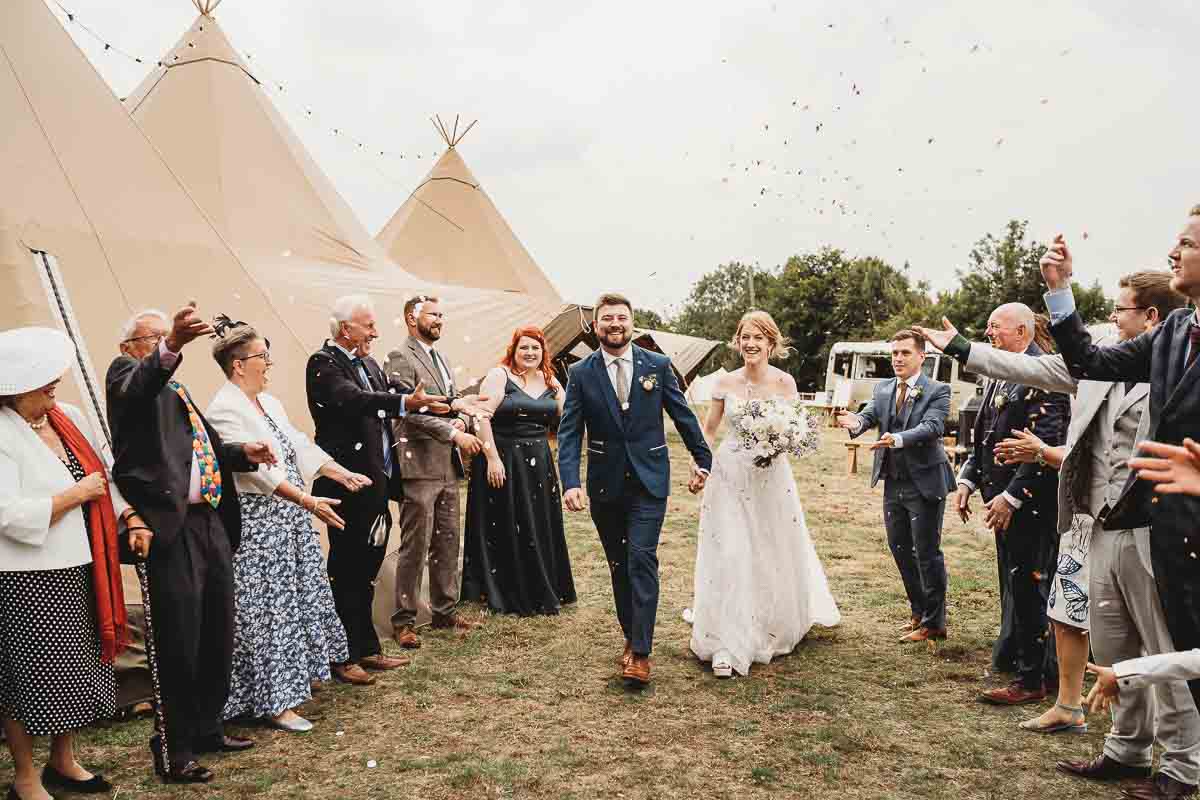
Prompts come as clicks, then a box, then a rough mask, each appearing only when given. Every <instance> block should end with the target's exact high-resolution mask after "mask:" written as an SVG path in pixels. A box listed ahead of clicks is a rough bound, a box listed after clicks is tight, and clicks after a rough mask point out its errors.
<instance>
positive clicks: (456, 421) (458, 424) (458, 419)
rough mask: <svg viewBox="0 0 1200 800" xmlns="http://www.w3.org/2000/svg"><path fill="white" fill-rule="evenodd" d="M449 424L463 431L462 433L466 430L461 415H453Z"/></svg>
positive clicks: (465, 424)
mask: <svg viewBox="0 0 1200 800" xmlns="http://www.w3.org/2000/svg"><path fill="white" fill-rule="evenodd" d="M450 424H451V425H453V426H454V429H455V430H458V431H463V432H464V433H465V432H466V430H467V423H465V422H463V420H462V417H455V418H454V419H452V420H450Z"/></svg>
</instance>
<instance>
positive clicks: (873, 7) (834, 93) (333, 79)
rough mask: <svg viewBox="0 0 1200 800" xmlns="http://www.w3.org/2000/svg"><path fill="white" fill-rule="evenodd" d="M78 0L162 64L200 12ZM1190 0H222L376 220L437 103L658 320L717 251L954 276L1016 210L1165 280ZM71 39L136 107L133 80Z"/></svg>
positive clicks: (722, 257) (224, 18) (559, 256)
mask: <svg viewBox="0 0 1200 800" xmlns="http://www.w3.org/2000/svg"><path fill="white" fill-rule="evenodd" d="M60 1H61V2H62V3H63V5H64V6H66V7H67V8H68V9H70V10H71V11H73V12H75V14H76V15H77V17H78V19H79V20H80V21H82V22H84V23H86V24H87V25H88V26H89V27H91V28H93V29H94V30H95V31H97V32H98V33H99V34H101V35H102V36H103V37H104V38H106V39H108V40H110V41H111V43H112V44H113V45H115V46H117V47H119V48H121V49H124V50H127V51H129V52H132V53H134V54H136V55H139V56H142V57H144V58H148V59H151V60H153V59H157V58H158V57H159V56H160V55H161V54H162V53H163V52H164V51H166V50H167V49H168V48H169V47H170V46H171V45H172V44H174V43H175V41H176V39H177V38H178V37H179V36H180V34H182V33H183V31H184V30H185V29H186V28H187V27H188V26H189V25H190V24H191V22H192V21H193V19H194V18H195V16H196V11H195V8H193V6H192V5H191V4H190V2H187V0H60ZM50 2H51V7H52V8H54V3H53V0H50ZM1187 6H1190V4H1180V3H1167V2H1158V1H1156V0H1149V1H1146V0H1139V1H1138V2H1134V0H1109V1H1108V2H1099V1H1095V2H1083V0H1009V2H1006V3H962V2H925V3H913V2H911V0H907V1H905V2H877V3H863V2H858V3H845V2H785V0H775V1H774V2H772V1H771V0H763V1H762V2H759V1H758V0H738V1H737V2H726V3H711V2H697V1H696V0H690V1H689V2H674V1H672V2H664V1H663V0H651V1H650V2H647V1H646V0H641V1H640V2H628V0H606V2H584V1H583V0H570V1H569V2H515V0H507V1H506V0H477V1H472V0H460V1H459V2H455V3H416V2H400V3H380V2H377V0H338V2H310V1H309V0H291V2H282V0H226V2H225V3H224V4H223V5H221V7H220V8H219V9H218V10H217V11H216V17H217V19H218V20H219V21H220V23H221V25H222V27H223V28H224V29H225V31H226V33H227V34H228V35H229V37H230V39H231V40H232V42H233V44H234V46H235V47H237V48H238V49H239V50H241V51H242V52H243V53H248V54H249V55H250V56H251V63H252V64H253V65H254V66H255V68H256V69H257V70H258V71H259V73H260V77H263V78H264V79H267V80H270V81H272V82H276V83H282V84H284V86H285V92H284V93H283V94H282V95H280V94H279V93H278V91H273V92H272V96H273V97H275V98H276V100H277V101H280V103H279V104H280V108H281V110H282V111H283V113H284V115H285V116H286V117H287V118H288V119H289V120H290V121H291V122H292V124H293V125H294V127H295V128H296V131H297V133H298V134H299V135H300V137H301V139H302V140H303V141H304V142H305V143H306V144H307V145H308V146H309V147H310V148H311V149H312V151H313V153H314V155H315V157H316V160H317V161H318V163H320V164H321V165H322V167H323V168H324V169H325V170H326V172H327V173H328V174H329V176H330V177H331V179H332V180H333V182H334V184H335V185H336V186H337V187H338V189H339V190H340V191H341V192H342V194H343V195H344V196H345V197H346V199H347V200H348V201H349V203H350V205H351V206H352V207H353V208H354V210H355V211H356V212H357V213H358V214H359V216H360V218H361V219H362V221H363V223H364V224H365V225H366V227H367V229H368V230H369V231H371V233H375V232H377V231H378V230H379V228H380V227H382V225H383V224H384V223H385V222H386V221H387V219H388V218H389V217H390V216H391V214H392V212H393V211H395V210H396V208H398V207H399V206H400V204H401V203H402V202H403V201H404V199H405V198H406V197H407V195H408V193H409V192H410V191H412V189H413V188H414V187H415V186H416V185H417V184H418V182H419V181H420V180H421V178H422V177H423V176H424V174H425V172H426V171H427V170H428V168H429V166H430V165H431V163H432V162H433V161H434V160H435V159H436V157H437V155H438V153H439V152H440V149H441V147H442V143H441V140H440V138H439V136H438V134H437V133H436V132H435V131H434V128H433V126H432V125H431V124H430V123H429V121H428V118H429V116H430V115H432V114H435V113H437V114H441V115H442V116H443V117H447V116H449V117H451V118H453V116H454V115H455V114H460V115H462V118H463V119H464V121H465V120H472V119H476V118H477V119H478V120H479V123H478V125H477V126H476V127H475V129H474V130H473V131H472V132H471V133H470V135H469V136H467V138H466V139H465V141H464V142H463V143H462V144H460V145H459V150H460V152H461V153H462V155H463V157H464V158H465V159H466V161H467V163H468V164H469V165H470V166H471V168H472V170H473V171H474V173H475V175H476V177H478V178H479V180H480V181H481V182H482V183H483V185H484V187H485V188H486V189H487V191H488V192H489V194H490V195H491V196H492V199H493V200H494V201H495V202H496V204H497V205H498V206H499V207H500V209H501V210H502V212H503V213H504V214H505V216H506V217H507V219H508V221H509V223H510V224H511V225H512V227H513V228H514V230H515V231H516V232H517V235H518V236H519V237H520V238H521V240H522V241H523V242H524V243H525V246H526V247H527V248H528V249H529V250H530V252H531V253H532V254H533V257H534V258H535V260H537V262H538V263H539V264H541V266H542V268H543V270H544V271H545V272H546V273H547V275H549V277H550V279H551V280H552V281H553V282H554V283H555V284H556V285H557V286H558V288H559V290H560V291H561V292H562V293H563V295H564V296H565V297H566V298H567V299H568V300H574V301H584V302H586V301H588V300H590V299H591V298H592V297H593V296H594V295H595V294H596V293H597V292H599V291H601V290H603V289H620V290H624V291H626V292H628V293H630V294H631V296H632V297H633V298H634V300H635V303H640V304H643V305H647V306H651V307H657V308H659V309H660V310H662V309H667V308H669V306H670V305H671V304H675V303H678V302H679V301H680V300H682V299H683V298H684V297H685V296H686V294H687V291H688V288H689V286H690V285H691V283H692V282H693V281H694V280H695V279H696V278H697V277H699V276H700V275H701V274H703V273H704V272H705V271H707V270H709V269H711V268H713V267H714V266H716V265H717V264H720V263H722V262H725V261H730V260H735V259H736V260H741V261H748V262H759V263H760V264H761V265H763V266H768V265H777V264H780V263H782V262H783V261H784V260H786V258H787V257H788V256H790V255H792V254H795V253H801V252H806V251H809V250H813V249H816V248H819V247H820V246H822V245H832V246H836V247H841V248H844V249H845V250H847V251H849V252H851V253H854V254H863V255H877V256H880V257H882V258H884V259H886V260H888V261H890V262H892V263H894V264H897V265H900V264H903V263H904V262H905V261H908V262H909V263H910V264H911V274H912V275H913V276H914V277H915V278H924V279H928V280H929V281H930V282H931V283H932V284H933V286H934V287H935V288H938V289H945V288H950V287H952V286H953V285H954V270H955V268H956V267H958V266H960V265H961V264H963V263H964V259H965V255H966V253H967V251H968V249H969V246H970V244H971V243H972V242H973V241H975V240H976V239H978V238H979V237H980V236H982V235H983V234H984V233H986V232H988V231H999V230H1001V229H1002V227H1003V225H1004V223H1005V222H1006V221H1007V220H1008V219H1010V218H1012V217H1019V218H1023V219H1028V220H1030V230H1031V232H1032V234H1033V235H1034V236H1035V237H1037V238H1040V239H1047V238H1049V237H1050V236H1052V235H1053V234H1054V233H1056V232H1060V231H1061V232H1062V233H1064V234H1066V235H1067V237H1068V240H1069V242H1070V243H1071V244H1072V245H1073V246H1074V248H1075V251H1076V261H1077V267H1076V270H1077V273H1078V274H1079V276H1080V278H1082V279H1083V280H1085V281H1086V282H1090V281H1091V279H1092V278H1094V277H1095V278H1099V279H1101V281H1102V282H1103V283H1104V286H1105V289H1106V290H1107V291H1108V293H1109V294H1110V295H1111V294H1113V290H1114V286H1115V282H1116V279H1117V277H1118V276H1119V275H1121V274H1122V273H1123V272H1126V271H1129V270H1132V269H1139V268H1146V267H1160V266H1165V264H1166V260H1165V256H1166V253H1167V251H1168V250H1169V249H1170V247H1171V244H1172V241H1173V238H1174V236H1175V234H1176V233H1177V232H1178V230H1179V228H1180V227H1181V226H1182V223H1183V221H1184V219H1185V217H1186V211H1187V209H1188V208H1189V207H1190V206H1191V205H1193V204H1196V203H1200V181H1198V180H1197V172H1198V167H1197V162H1198V159H1197V150H1200V147H1198V146H1197V144H1196V142H1197V141H1200V124H1198V123H1200V110H1198V109H1200V103H1198V100H1197V97H1198V95H1197V88H1196V87H1197V82H1196V81H1197V76H1198V75H1200V48H1197V47H1196V44H1195V39H1194V37H1195V34H1194V33H1192V34H1191V36H1192V39H1191V40H1189V39H1188V38H1186V37H1188V36H1189V32H1194V31H1196V30H1198V29H1200V11H1197V10H1194V8H1189V7H1187ZM55 11H56V13H59V12H58V9H57V8H55ZM61 16H62V15H61V13H60V18H61ZM69 29H70V30H71V32H72V35H73V36H74V37H75V39H76V41H78V42H79V43H80V45H81V47H82V48H83V49H84V52H86V53H87V54H88V56H89V57H90V58H91V59H92V61H93V62H94V63H95V64H96V65H97V67H98V68H99V69H100V71H101V73H102V74H103V75H104V77H105V78H106V79H107V80H108V81H109V83H110V84H111V85H112V87H113V89H114V91H115V92H116V93H117V94H118V95H124V94H125V93H127V92H129V91H130V90H131V89H133V88H134V87H135V86H136V85H137V84H138V83H139V82H140V80H141V78H142V77H143V76H144V72H145V67H143V66H141V65H137V64H134V63H132V62H130V61H128V60H126V59H124V58H122V57H120V56H118V55H116V54H115V53H113V52H108V53H106V52H104V51H103V48H102V47H101V46H100V45H98V44H97V43H96V42H95V41H94V40H93V39H91V38H90V37H88V36H87V35H86V34H85V33H83V31H82V30H80V29H79V28H78V27H76V26H69ZM305 109H311V110H312V111H313V115H312V117H311V118H310V117H309V116H308V115H307V114H306V113H305ZM334 127H337V128H339V129H341V130H342V131H344V132H345V133H344V135H342V136H334V135H333V134H332V133H331V132H330V129H331V128H334ZM351 140H354V141H362V142H365V143H366V144H367V145H368V148H369V149H372V150H374V151H376V152H377V151H378V150H381V149H382V150H386V151H388V152H389V153H391V154H394V155H389V156H386V157H379V156H374V157H367V156H364V155H362V153H361V151H360V150H359V148H358V147H356V146H355V145H354V144H353V143H352V141H351ZM400 153H403V154H404V155H405V157H404V158H403V159H401V158H400V157H399V154H400Z"/></svg>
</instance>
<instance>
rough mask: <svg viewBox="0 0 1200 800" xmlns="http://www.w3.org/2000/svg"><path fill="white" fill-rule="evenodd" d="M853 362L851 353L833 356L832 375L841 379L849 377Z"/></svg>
mask: <svg viewBox="0 0 1200 800" xmlns="http://www.w3.org/2000/svg"><path fill="white" fill-rule="evenodd" d="M853 361H854V354H853V353H834V354H833V374H834V375H840V376H841V377H843V378H849V377H850V364H851V363H852V362H853Z"/></svg>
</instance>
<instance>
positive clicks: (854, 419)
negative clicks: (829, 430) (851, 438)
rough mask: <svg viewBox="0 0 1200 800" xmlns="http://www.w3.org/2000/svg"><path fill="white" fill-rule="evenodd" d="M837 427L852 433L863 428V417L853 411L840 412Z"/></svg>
mask: <svg viewBox="0 0 1200 800" xmlns="http://www.w3.org/2000/svg"><path fill="white" fill-rule="evenodd" d="M837 426H838V427H839V428H845V429H846V430H848V431H852V430H854V429H855V428H859V427H862V417H860V416H859V415H858V414H855V413H854V412H853V411H846V410H842V411H839V412H837Z"/></svg>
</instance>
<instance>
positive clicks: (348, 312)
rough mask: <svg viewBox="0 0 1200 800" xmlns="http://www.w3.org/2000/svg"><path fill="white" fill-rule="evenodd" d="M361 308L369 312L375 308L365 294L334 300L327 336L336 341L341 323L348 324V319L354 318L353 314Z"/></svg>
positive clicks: (349, 295)
mask: <svg viewBox="0 0 1200 800" xmlns="http://www.w3.org/2000/svg"><path fill="white" fill-rule="evenodd" d="M361 308H365V309H367V310H369V311H374V310H375V306H373V305H372V304H371V298H370V297H367V296H366V295H365V294H348V295H344V296H342V297H339V298H338V299H337V300H334V301H333V309H332V311H331V312H330V317H329V335H330V336H332V337H333V338H335V339H336V338H337V337H338V334H339V333H341V332H342V323H343V322H349V321H350V318H351V317H353V316H354V312H355V311H358V310H359V309H361Z"/></svg>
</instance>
